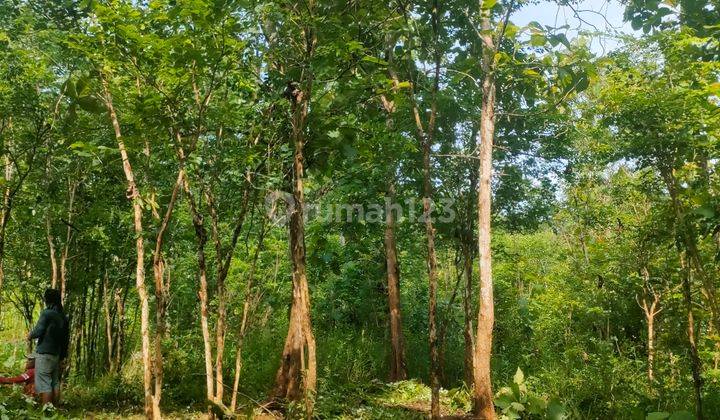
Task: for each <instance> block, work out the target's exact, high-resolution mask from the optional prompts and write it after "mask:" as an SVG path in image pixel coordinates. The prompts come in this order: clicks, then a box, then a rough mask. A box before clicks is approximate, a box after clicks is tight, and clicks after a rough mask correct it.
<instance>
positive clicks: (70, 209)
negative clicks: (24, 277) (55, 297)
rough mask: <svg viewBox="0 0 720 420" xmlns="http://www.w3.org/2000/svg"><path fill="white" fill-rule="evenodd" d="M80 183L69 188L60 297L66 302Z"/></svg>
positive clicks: (61, 264) (61, 265) (61, 258)
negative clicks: (76, 199)
mask: <svg viewBox="0 0 720 420" xmlns="http://www.w3.org/2000/svg"><path fill="white" fill-rule="evenodd" d="M78 183H79V181H78V180H73V181H72V182H70V185H69V186H68V210H67V232H66V234H65V246H64V247H63V251H62V254H61V255H60V296H61V300H62V301H63V302H65V294H66V289H67V269H66V263H67V259H68V253H69V252H70V240H71V239H72V226H71V223H72V219H73V205H74V203H75V192H76V190H77V186H78Z"/></svg>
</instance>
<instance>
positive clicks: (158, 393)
mask: <svg viewBox="0 0 720 420" xmlns="http://www.w3.org/2000/svg"><path fill="white" fill-rule="evenodd" d="M184 177H185V170H184V169H183V164H182V162H181V164H180V169H179V170H178V174H177V179H176V180H175V185H174V186H173V190H172V193H171V195H170V201H169V202H168V205H167V209H166V211H165V216H164V217H163V220H162V222H161V224H160V228H159V229H158V233H157V235H156V236H155V250H154V252H153V279H154V281H155V306H156V311H155V321H156V324H157V325H156V329H157V331H156V334H155V360H154V376H155V391H154V395H153V401H154V405H155V410H160V400H161V398H162V383H163V353H162V342H163V340H164V339H165V335H166V333H167V328H166V325H167V320H166V313H167V304H168V294H169V292H170V290H169V281H168V282H166V281H165V279H166V276H167V278H169V273H168V272H167V268H166V266H165V259H164V258H163V252H162V247H163V243H164V239H165V232H166V231H167V228H168V224H169V223H170V218H171V217H172V213H173V209H174V208H175V202H176V201H177V196H178V191H179V190H180V187H181V186H182V184H183V179H184Z"/></svg>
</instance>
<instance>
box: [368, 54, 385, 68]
mask: <svg viewBox="0 0 720 420" xmlns="http://www.w3.org/2000/svg"><path fill="white" fill-rule="evenodd" d="M362 61H366V62H368V63H375V64H379V65H381V66H387V65H388V62H387V61H385V60H381V59H379V58H377V57H374V56H372V55H366V56H364V57H363V58H362Z"/></svg>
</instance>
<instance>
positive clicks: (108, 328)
mask: <svg viewBox="0 0 720 420" xmlns="http://www.w3.org/2000/svg"><path fill="white" fill-rule="evenodd" d="M110 299H111V297H110V281H109V279H108V273H107V268H106V269H105V275H104V276H103V314H104V315H105V339H106V340H107V362H108V371H109V372H114V371H115V367H114V366H113V362H114V359H113V334H112V324H113V323H112V316H111V314H110Z"/></svg>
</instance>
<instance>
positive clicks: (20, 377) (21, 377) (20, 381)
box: [0, 372, 31, 384]
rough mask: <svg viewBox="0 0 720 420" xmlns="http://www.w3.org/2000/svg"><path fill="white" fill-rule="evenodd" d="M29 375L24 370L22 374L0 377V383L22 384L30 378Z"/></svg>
mask: <svg viewBox="0 0 720 420" xmlns="http://www.w3.org/2000/svg"><path fill="white" fill-rule="evenodd" d="M30 378H31V376H30V374H29V373H27V372H25V373H23V374H22V375H18V376H15V377H12V378H0V384H23V383H25V382H27V381H28V380H30Z"/></svg>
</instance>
